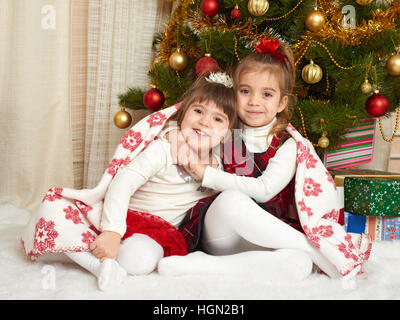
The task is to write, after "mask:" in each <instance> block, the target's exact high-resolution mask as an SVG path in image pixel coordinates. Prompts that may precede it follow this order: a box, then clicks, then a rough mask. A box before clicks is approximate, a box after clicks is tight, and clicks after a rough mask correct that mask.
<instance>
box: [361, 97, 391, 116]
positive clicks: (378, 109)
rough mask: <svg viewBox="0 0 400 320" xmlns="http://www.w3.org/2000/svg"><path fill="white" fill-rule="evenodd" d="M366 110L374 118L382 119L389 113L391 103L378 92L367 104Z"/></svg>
mask: <svg viewBox="0 0 400 320" xmlns="http://www.w3.org/2000/svg"><path fill="white" fill-rule="evenodd" d="M365 109H366V110H367V112H368V114H369V115H371V116H372V117H380V116H383V115H384V114H385V113H386V112H388V111H389V101H388V99H387V98H386V97H385V96H383V95H381V94H380V93H379V91H378V90H376V91H375V93H374V94H373V95H372V96H370V97H369V98H368V99H367V101H366V102H365Z"/></svg>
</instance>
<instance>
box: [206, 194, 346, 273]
mask: <svg viewBox="0 0 400 320" xmlns="http://www.w3.org/2000/svg"><path fill="white" fill-rule="evenodd" d="M202 239H203V240H202V242H203V247H204V249H205V251H207V252H208V253H210V254H213V255H228V254H234V253H239V252H243V251H248V250H260V249H264V250H265V249H267V248H269V249H298V250H301V251H304V252H306V253H308V254H309V256H310V258H311V259H312V261H313V262H314V263H315V264H317V265H318V267H320V268H321V269H322V270H323V271H324V272H325V273H327V274H328V275H329V276H331V277H335V278H336V277H339V272H338V271H337V270H336V268H335V267H334V266H333V265H332V264H331V263H330V262H329V261H328V260H326V258H325V257H323V256H322V255H321V254H320V253H319V251H318V250H317V249H315V247H314V246H313V245H312V244H311V243H310V242H309V241H308V239H307V238H306V236H305V235H304V234H303V233H301V232H299V231H298V230H296V229H294V228H293V227H291V226H290V225H288V224H287V223H285V222H283V221H281V220H279V219H278V218H276V217H275V216H273V215H272V214H269V213H267V212H265V210H264V209H262V208H261V207H259V206H258V205H257V204H256V203H255V202H254V201H253V200H252V199H251V198H250V197H248V196H247V195H245V194H243V193H241V192H239V191H234V190H227V191H224V192H222V193H221V194H220V195H219V196H218V197H217V198H216V199H215V200H214V202H213V203H212V204H211V206H210V208H209V209H208V211H207V214H206V216H205V220H204V230H203V235H202Z"/></svg>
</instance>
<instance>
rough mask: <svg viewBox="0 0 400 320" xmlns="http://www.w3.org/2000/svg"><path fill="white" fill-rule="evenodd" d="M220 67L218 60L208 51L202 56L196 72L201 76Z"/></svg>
mask: <svg viewBox="0 0 400 320" xmlns="http://www.w3.org/2000/svg"><path fill="white" fill-rule="evenodd" d="M218 69H219V65H218V62H217V60H215V59H214V58H212V57H211V54H210V53H206V54H205V55H204V57H203V58H200V59H199V61H197V63H196V74H197V75H198V76H201V75H203V74H206V73H210V72H214V71H217V70H218Z"/></svg>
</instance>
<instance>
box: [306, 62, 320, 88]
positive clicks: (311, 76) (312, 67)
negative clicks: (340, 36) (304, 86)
mask: <svg viewBox="0 0 400 320" xmlns="http://www.w3.org/2000/svg"><path fill="white" fill-rule="evenodd" d="M322 75H323V72H322V69H321V67H320V66H319V65H317V64H315V63H314V61H312V60H310V63H309V64H307V65H306V66H304V68H303V70H302V71H301V77H302V78H303V80H304V81H305V82H306V83H308V84H314V83H317V82H319V81H320V80H321V79H322Z"/></svg>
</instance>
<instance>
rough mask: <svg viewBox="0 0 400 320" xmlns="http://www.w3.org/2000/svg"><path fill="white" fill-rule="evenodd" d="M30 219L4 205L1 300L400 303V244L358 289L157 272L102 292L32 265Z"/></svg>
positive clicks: (76, 276)
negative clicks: (26, 247)
mask: <svg viewBox="0 0 400 320" xmlns="http://www.w3.org/2000/svg"><path fill="white" fill-rule="evenodd" d="M29 215H30V213H29V212H28V211H26V210H23V209H19V208H16V207H14V206H12V205H7V204H3V205H0V231H1V233H0V299H3V300H8V299H16V300H22V299H23V300H26V299H40V300H43V299H53V300H59V299H67V300H75V299H140V300H181V299H186V300H260V299H262V300H265V299H400V241H392V242H389V241H385V242H377V243H375V245H374V246H373V250H372V253H371V258H370V260H369V262H368V265H367V266H366V273H365V274H364V275H362V276H359V278H358V279H357V289H355V290H352V289H344V288H343V287H342V285H341V283H340V281H339V280H336V279H330V278H328V277H327V276H325V275H321V274H315V273H314V274H312V275H311V276H310V277H309V278H308V279H306V280H304V281H301V282H297V283H291V282H289V281H288V282H279V283H278V282H266V281H262V275H257V274H249V275H247V274H243V276H241V277H231V276H182V277H167V276H160V275H158V273H157V272H153V273H152V274H150V275H148V276H138V277H132V276H131V277H129V278H128V281H126V282H125V283H124V284H123V285H122V286H121V287H120V288H119V289H118V290H116V291H114V292H102V291H99V290H98V289H97V283H96V279H95V278H94V276H92V275H91V274H89V273H88V272H86V271H85V270H84V269H82V268H81V267H79V266H77V265H74V264H72V263H71V264H70V263H66V264H63V263H54V264H44V263H41V262H31V261H30V260H28V259H27V258H26V256H25V254H24V253H23V250H22V247H21V244H20V241H19V237H20V233H21V231H22V229H23V227H24V225H25V224H26V223H27V221H28V219H29Z"/></svg>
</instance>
